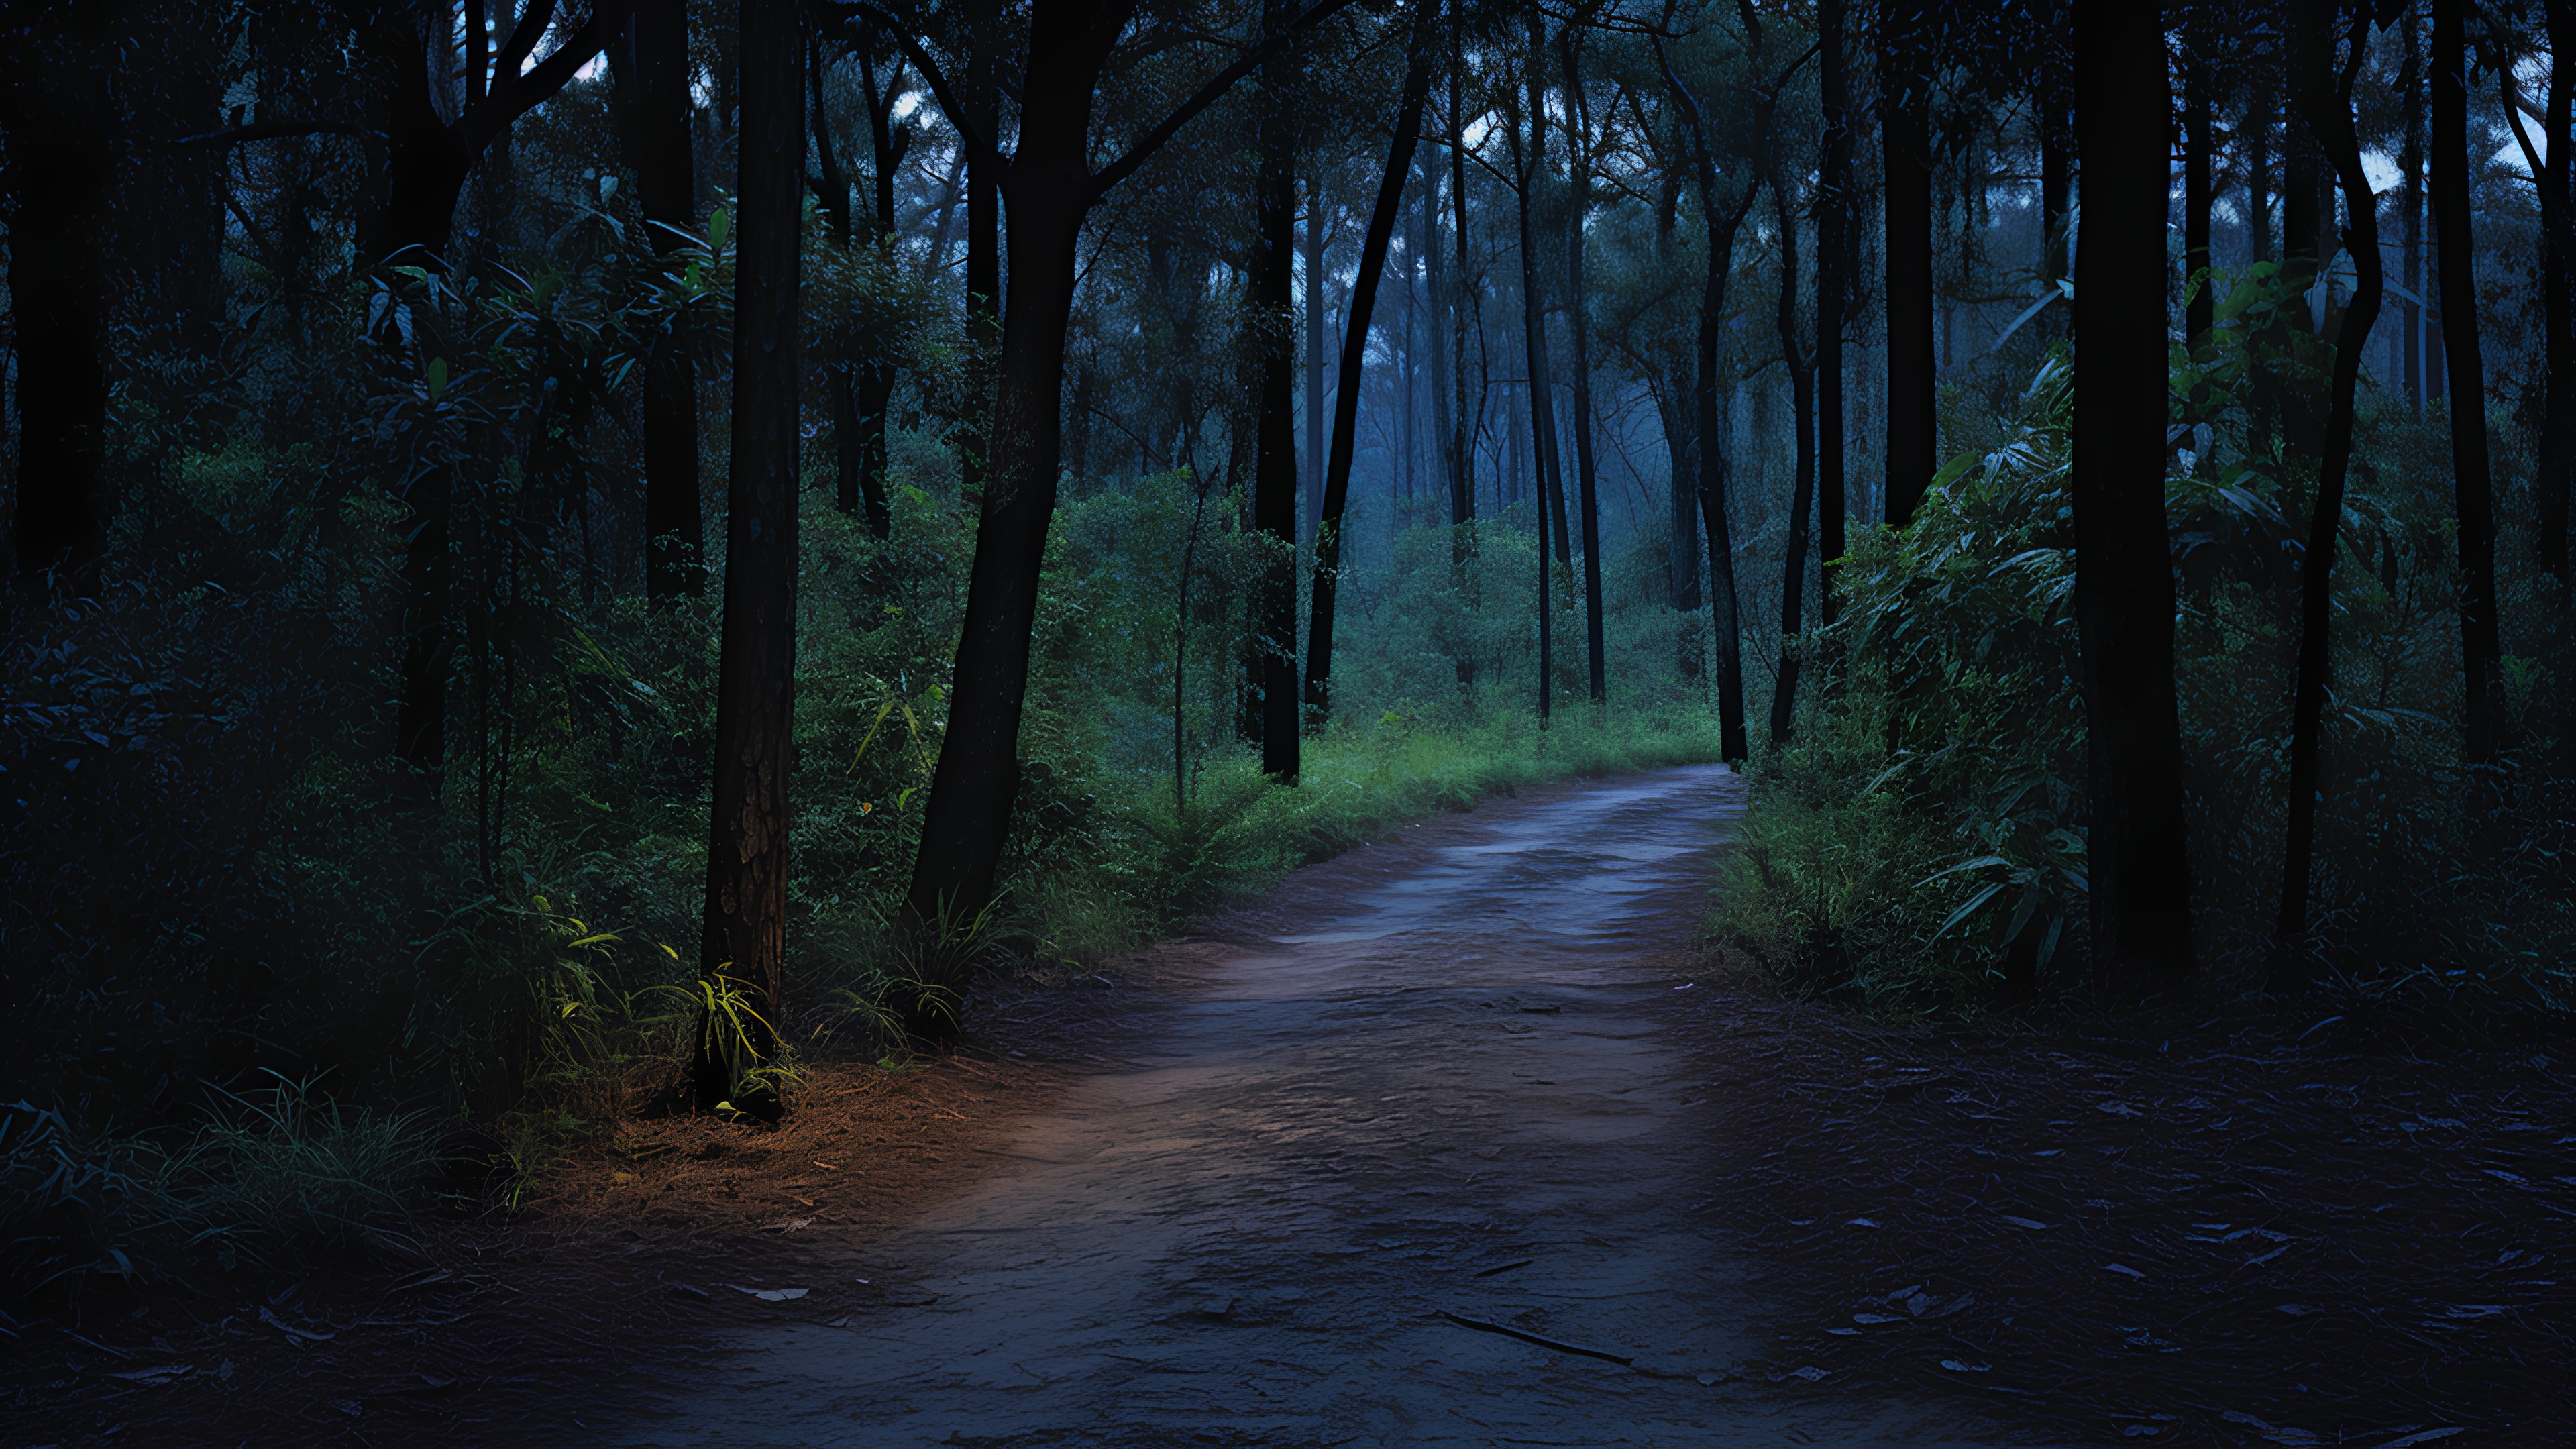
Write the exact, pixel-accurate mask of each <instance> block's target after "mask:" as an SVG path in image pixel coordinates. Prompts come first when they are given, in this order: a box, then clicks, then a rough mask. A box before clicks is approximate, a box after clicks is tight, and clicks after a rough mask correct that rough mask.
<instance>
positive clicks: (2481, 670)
mask: <svg viewBox="0 0 2576 1449" xmlns="http://www.w3.org/2000/svg"><path fill="white" fill-rule="evenodd" d="M2468 4H2469V0H2433V176H2432V181H2433V228H2434V239H2435V243H2436V245H2437V246H2438V247H2439V252H2438V256H2439V259H2440V265H2441V274H2442V275H2441V287H2442V291H2441V305H2442V351H2443V354H2444V357H2445V360H2446V361H2448V362H2449V364H2450V374H2451V376H2452V377H2453V378H2454V379H2456V383H2455V388H2454V392H2455V399H2456V401H2455V405H2454V406H2453V407H2452V408H2451V409H2450V413H2451V476H2452V488H2453V494H2454V497H2455V499H2456V506H2457V508H2458V510H2459V519H2460V661H2461V672H2462V675H2463V677H2464V680H2465V683H2466V698H2467V708H2466V709H2465V710H2464V711H2463V714H2462V723H2463V725H2464V728H2463V731H2462V734H2463V739H2462V754H2463V755H2464V756H2465V757H2466V759H2467V761H2468V763H2470V764H2471V765H2482V764H2485V763H2486V762H2487V761H2488V760H2489V759H2490V758H2491V757H2492V756H2493V754H2494V751H2495V748H2496V745H2497V743H2498V742H2497V739H2496V727H2495V704H2496V698H2495V697H2496V683H2497V663H2498V656H2499V655H2500V653H2501V650H2500V648H2499V646H2498V643H2497V639H2496V581H2495V533H2496V522H2495V485H2494V483H2493V481H2492V478H2491V475H2490V473H2489V468H2488V460H2487V419H2486V409H2484V408H2483V407H2480V406H2478V403H2479V401H2480V400H2482V399H2484V398H2485V397H2486V394H2487V384H2486V360H2485V358H2484V357H2482V356H2481V355H2480V350H2479V345H2478V282H2477V269H2476V251H2475V245H2476V237H2475V235H2474V233H2473V232H2472V231H2471V229H2470V208H2469V178H2470V177H2471V176H2472V175H2473V174H2474V173H2475V172H2476V171H2477V170H2478V169H2479V168H2480V167H2481V166H2482V164H2483V162H2482V160H2481V158H2479V157H2478V156H2476V155H2473V154H2472V153H2471V151H2470V146H2469V122H2468V84H2467V75H2466V73H2465V70H2464V67H2465V66H2466V65H2467V63H2468V52H2467V47H2466V44H2465V42H2464V39H2463V35H2462V32H2463V29H2464V27H2463V25H2462V23H2461V22H2462V12H2464V11H2465V10H2466V9H2467V8H2468ZM2483 797H2484V790H2483V788H2482V787H2480V786H2478V785H2474V784H2473V785H2472V786H2471V793H2470V803H2471V805H2472V808H2476V807H2477V806H2479V805H2480V804H2481V803H2482V801H2483Z"/></svg>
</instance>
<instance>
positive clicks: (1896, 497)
mask: <svg viewBox="0 0 2576 1449" xmlns="http://www.w3.org/2000/svg"><path fill="white" fill-rule="evenodd" d="M1879 24H1880V32H1881V33H1880V36H1879V76H1878V87H1879V99H1878V126H1879V141H1880V151H1881V153H1882V154H1883V155H1884V156H1885V158H1886V163H1887V188H1886V197H1887V200H1886V209H1887V245H1886V248H1885V251H1886V261H1887V484H1886V486H1887V521H1888V522H1889V523H1891V524H1895V525H1898V526H1899V527H1902V526H1903V525H1904V524H1905V523H1907V522H1908V521H1909V520H1911V519H1912V518H1913V517H1914V506H1915V505H1916V504H1917V503H1920V502H1921V501H1922V499H1923V493H1924V490H1925V489H1927V488H1929V487H1931V486H1932V474H1933V470H1934V469H1935V468H1936V467H1938V466H1939V460H1938V458H1937V456H1936V454H1937V453H1938V452H1939V449H1940V421H1939V419H1938V418H1937V417H1936V416H1935V414H1934V412H1933V407H1932V402H1933V389H1934V386H1935V384H1936V382H1937V380H1938V376H1939V369H1938V367H1937V366H1936V362H1935V356H1934V353H1933V347H1932V76H1931V56H1930V40H1931V36H1930V30H1931V27H1932V17H1931V13H1930V10H1929V7H1928V6H1926V5H1924V4H1922V3H1920V0H1900V3H1891V4H1889V5H1888V6H1886V7H1885V8H1884V9H1883V10H1882V13H1881V15H1880V20H1879Z"/></svg>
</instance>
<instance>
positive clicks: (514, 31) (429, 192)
mask: <svg viewBox="0 0 2576 1449" xmlns="http://www.w3.org/2000/svg"><path fill="white" fill-rule="evenodd" d="M605 8H606V7H605V6H603V7H602V9H601V10H594V11H593V12H592V13H591V15H590V16H589V18H588V19H586V20H584V21H583V22H582V23H581V24H580V25H578V26H576V27H574V28H573V30H572V31H571V33H570V34H568V35H566V36H565V37H564V39H563V43H562V44H560V45H558V46H556V47H555V48H554V50H553V51H552V52H550V53H549V54H548V55H547V56H546V57H545V58H544V59H543V60H535V59H534V57H535V55H536V50H537V45H538V43H539V42H541V41H543V40H544V39H545V38H546V35H547V34H548V33H549V32H550V31H552V30H553V29H554V28H555V0H529V3H528V8H527V9H526V10H525V11H523V12H521V13H520V15H519V19H518V23H517V24H515V25H513V26H511V27H510V33H509V34H508V35H507V36H505V37H503V39H502V41H501V43H500V45H499V47H498V48H491V40H492V36H491V31H490V28H489V26H488V25H487V24H486V21H485V12H484V0H466V6H465V26H464V31H465V33H464V52H465V72H464V75H463V76H462V77H461V80H462V86H463V92H464V94H463V97H462V100H461V103H460V102H459V101H458V100H457V99H456V98H455V97H450V96H442V95H440V94H438V93H437V90H436V89H435V79H434V78H436V77H441V76H444V75H445V74H446V73H447V67H448V66H449V65H450V64H453V62H452V61H451V60H450V59H449V58H448V57H449V56H450V55H451V54H452V52H453V48H454V46H455V44H456V37H455V35H454V33H453V28H452V26H453V23H452V22H451V21H449V20H448V18H447V16H448V14H449V12H448V10H447V8H446V7H445V6H443V5H442V6H439V7H437V8H436V9H435V10H428V9H421V10H415V9H412V8H410V7H402V8H398V9H396V10H394V11H392V12H391V13H389V14H387V15H385V16H382V17H379V18H378V19H377V20H376V22H375V24H374V27H373V29H372V30H371V31H370V36H371V38H372V40H373V41H374V43H375V44H376V45H378V46H379V47H381V48H382V49H383V50H385V51H386V52H387V53H388V54H390V55H392V56H394V57H395V61H394V64H393V67H392V73H393V77H394V84H393V90H392V92H391V94H390V95H388V96H387V98H386V101H387V106H388V115H387V120H386V129H385V140H384V145H385V186H386V200H385V208H384V211H383V212H382V214H381V215H379V216H378V217H377V218H376V220H375V235H374V237H373V238H372V239H362V240H361V242H360V244H359V250H360V251H361V252H362V253H364V254H365V256H366V258H367V259H368V260H369V261H383V260H387V259H392V258H401V259H404V260H407V261H409V262H411V263H412V264H413V265H419V266H428V267H432V268H443V267H444V266H446V264H447V249H448V241H449V239H450V237H451V236H452V235H453V233H454V231H455V226H456V202H457V198H458V197H459V196H461V195H463V194H464V191H465V180H466V178H467V177H469V176H471V175H473V174H474V168H475V166H476V165H477V164H478V163H480V162H481V161H482V159H483V153H484V152H485V151H487V150H489V149H490V148H491V146H492V144H493V143H494V142H495V141H498V140H500V139H501V138H502V137H503V136H506V135H507V134H508V133H509V130H510V127H511V126H513V125H515V124H516V123H517V122H518V119H519V118H520V117H521V116H524V115H526V114H527V113H528V112H530V111H532V110H535V109H536V108H537V107H538V106H540V105H543V104H544V103H545V102H546V101H547V100H549V99H551V98H552V97H553V96H554V94H555V93H556V92H557V91H560V90H562V89H563V88H564V87H565V86H566V85H568V84H570V83H571V81H572V78H573V77H574V75H576V74H578V73H579V72H580V70H581V68H582V67H583V66H585V65H588V64H589V63H590V61H591V58H592V57H594V56H596V55H598V54H599V52H600V47H601V45H602V43H603V42H604V41H605V39H606V33H605V27H604V26H603V24H602V19H603V12H604V10H605ZM658 38H659V37H658V36H657V39H658ZM450 110H452V111H453V112H454V115H453V118H452V119H451V118H450V117H449V116H448V115H447V114H445V113H446V112H448V111H450Z"/></svg>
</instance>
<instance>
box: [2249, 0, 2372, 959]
mask: <svg viewBox="0 0 2576 1449" xmlns="http://www.w3.org/2000/svg"><path fill="white" fill-rule="evenodd" d="M2336 14H2337V10H2336V7H2335V6H2334V4H2333V0H2302V3H2301V4H2300V5H2299V6H2298V7H2297V9H2296V10H2295V11H2294V13H2293V22H2292V23H2293V29H2292V43H2291V55H2292V57H2293V64H2294V65H2295V66H2296V67H2297V75H2296V76H2295V77H2294V78H2293V80H2292V82H2291V89H2292V91H2293V92H2294V93H2295V94H2296V96H2297V98H2298V104H2299V108H2300V110H2301V112H2302V113H2304V115H2305V116H2306V118H2307V122H2308V129H2309V130H2310V131H2311V132H2313V133H2314V134H2315V136H2316V139H2317V144H2318V146H2319V147H2320V148H2321V149H2322V150H2323V151H2324V152H2325V157H2326V160H2327V162H2328V164H2329V165H2331V167H2332V168H2333V172H2334V175H2335V177H2336V179H2337V180H2338V181H2339V182H2340V183H2341V185H2342V188H2343V194H2344V199H2345V202H2346V206H2345V209H2346V210H2347V211H2348V212H2349V213H2350V217H2349V219H2348V220H2347V222H2346V224H2345V228H2344V235H2343V240H2344V250H2345V251H2347V252H2349V253H2350V254H2351V256H2352V259H2353V270H2354V272H2355V275H2356V281H2355V285H2354V287H2353V297H2352V302H2351V304H2350V305H2349V306H2347V307H2346V308H2345V309H2344V314H2343V324H2342V326H2341V327H2340V328H2339V329H2338V330H2337V332H2336V334H2335V336H2334V338H2333V342H2334V348H2335V361H2334V395H2333V402H2332V405H2331V409H2330V411H2329V412H2328V413H2327V415H2326V438H2325V456H2324V459H2323V460H2322V462H2321V463H2320V465H2319V467H2318V469H2317V493H2316V500H2315V503H2314V505H2313V507H2312V508H2311V511H2310V514H2309V521H2308V546H2307V550H2306V553H2305V554H2304V555H2303V556H2302V558H2301V560H2300V564H2299V678H2298V687H2297V692H2296V694H2295V695H2294V696H2293V697H2292V700H2291V721H2290V819H2289V842H2288V849H2287V851H2286V852H2285V855H2284V861H2283V867H2282V872H2281V914H2280V919H2279V922H2278V924H2277V926H2276V927H2275V929H2274V933H2273V944H2274V954H2273V961H2272V979H2271V985H2272V987H2273V988H2274V989H2276V990H2290V989H2296V988H2297V987H2299V986H2301V985H2303V984H2304V983H2305V972H2304V970H2303V968H2302V965H2301V962H2300V952H2301V948H2302V947H2303V946H2304V945H2305V943H2306V940H2307V934H2308V877H2309V871H2310V866H2311V864H2312V862H2313V858H2314V855H2315V850H2316V825H2317V793H2318V785H2317V774H2318V771H2317V761H2318V756H2319V754H2320V740H2319V735H2320V733H2321V731H2322V729H2323V727H2324V718H2325V702H2326V671H2327V666H2328V665H2329V663H2330V662H2331V646H2332V642H2333V641H2332V635H2331V627H2332V623H2333V612H2332V606H2333V576H2334V556H2335V545H2336V540H2337V536H2338V535H2339V534H2340V533H2341V531H2342V527H2343V494H2344V476H2345V473H2346V471H2347V470H2348V469H2349V468H2350V467H2351V464H2352V426H2353V395H2354V391H2355V389H2356V388H2357V387H2358V386H2359V385H2360V381H2361V353H2362V347H2363V345H2364V344H2365V343H2367V342H2368V341H2369V340H2370V329H2371V326H2372V324H2374V323H2375V322H2377V321H2378V319H2379V306H2380V293H2381V290H2382V287H2383V285H2384V284H2383V278H2382V274H2381V262H2380V256H2379V207H2378V199H2377V198H2376V197H2375V196H2373V195H2372V194H2371V190H2370V177H2369V174H2368V173H2367V172H2366V171H2364V170H2363V168H2362V161H2361V141H2360V138H2359V137H2358V135H2356V134H2355V131H2354V126H2353V117H2352V109H2351V105H2352V78H2353V76H2354V75H2355V74H2357V73H2358V72H2359V71H2360V69H2361V67H2362V64H2363V63H2364V61H2365V60H2366V59H2367V49H2368V48H2367V46H2366V44H2364V41H2365V39H2366V37H2367V33H2368V32H2367V29H2366V26H2367V17H2366V16H2365V18H2364V19H2363V21H2362V22H2360V23H2359V24H2356V26H2355V28H2354V33H2353V42H2354V52H2355V53H2354V56H2353V59H2352V61H2351V63H2350V67H2349V68H2348V69H2347V70H2346V71H2345V72H2344V73H2343V74H2342V75H2341V76H2340V77H2338V75H2337V74H2336V69H2335V54H2334V51H2335V35H2334V20H2335V16H2336Z"/></svg>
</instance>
